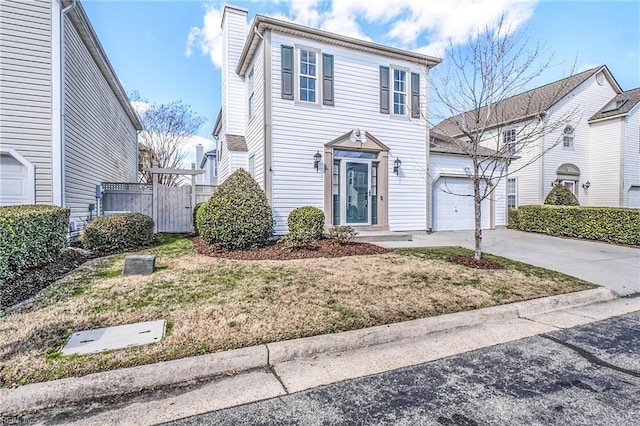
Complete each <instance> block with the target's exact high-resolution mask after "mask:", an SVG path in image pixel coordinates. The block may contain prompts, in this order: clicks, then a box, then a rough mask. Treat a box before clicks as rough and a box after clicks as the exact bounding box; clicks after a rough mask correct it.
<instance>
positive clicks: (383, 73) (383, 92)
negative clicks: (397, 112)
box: [380, 67, 389, 114]
mask: <svg viewBox="0 0 640 426" xmlns="http://www.w3.org/2000/svg"><path fill="white" fill-rule="evenodd" d="M380 112H381V113H382V114H389V67H380Z"/></svg>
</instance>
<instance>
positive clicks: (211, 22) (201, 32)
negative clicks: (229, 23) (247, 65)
mask: <svg viewBox="0 0 640 426" xmlns="http://www.w3.org/2000/svg"><path fill="white" fill-rule="evenodd" d="M221 22H222V9H216V8H215V7H214V6H208V7H207V9H206V12H205V14H204V23H203V26H202V28H200V27H191V29H190V30H189V35H188V36H187V44H186V47H185V51H184V54H185V55H186V56H191V55H192V54H193V49H194V47H197V48H198V49H200V52H201V53H202V54H203V55H209V58H210V59H211V62H212V63H213V65H215V66H216V67H217V68H221V67H222V29H221V28H220V23H221Z"/></svg>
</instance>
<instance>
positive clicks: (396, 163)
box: [393, 157, 402, 176]
mask: <svg viewBox="0 0 640 426" xmlns="http://www.w3.org/2000/svg"><path fill="white" fill-rule="evenodd" d="M401 165H402V161H401V160H400V159H399V158H398V157H396V161H394V162H393V173H395V174H396V176H398V175H399V174H400V166H401Z"/></svg>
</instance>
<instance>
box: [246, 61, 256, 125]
mask: <svg viewBox="0 0 640 426" xmlns="http://www.w3.org/2000/svg"><path fill="white" fill-rule="evenodd" d="M247 80H248V81H247V94H248V96H249V99H248V102H247V110H248V115H249V121H251V118H253V114H254V112H255V105H254V104H253V92H254V84H255V83H254V81H255V80H254V78H253V68H251V71H250V72H249V76H248V78H247Z"/></svg>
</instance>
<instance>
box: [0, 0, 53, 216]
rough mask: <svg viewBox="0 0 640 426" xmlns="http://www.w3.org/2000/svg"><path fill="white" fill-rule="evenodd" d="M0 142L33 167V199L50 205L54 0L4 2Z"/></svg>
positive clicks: (1, 7) (1, 14) (0, 43)
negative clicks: (52, 24) (51, 1)
mask: <svg viewBox="0 0 640 426" xmlns="http://www.w3.org/2000/svg"><path fill="white" fill-rule="evenodd" d="M0 76H2V78H1V79H0V144H1V145H2V146H3V147H6V148H12V149H14V150H15V151H16V152H18V153H19V154H20V155H22V156H23V157H24V158H25V159H26V160H28V161H29V162H30V163H31V164H33V165H34V167H35V181H36V193H35V201H36V203H40V204H51V203H52V201H53V195H52V171H51V157H52V150H51V3H50V0H23V1H0Z"/></svg>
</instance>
